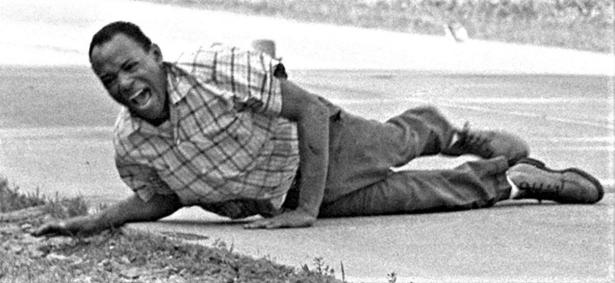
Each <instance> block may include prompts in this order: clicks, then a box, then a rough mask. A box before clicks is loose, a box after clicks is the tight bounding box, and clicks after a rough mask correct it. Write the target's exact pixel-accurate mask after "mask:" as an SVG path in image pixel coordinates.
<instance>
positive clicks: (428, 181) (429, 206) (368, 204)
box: [319, 157, 510, 217]
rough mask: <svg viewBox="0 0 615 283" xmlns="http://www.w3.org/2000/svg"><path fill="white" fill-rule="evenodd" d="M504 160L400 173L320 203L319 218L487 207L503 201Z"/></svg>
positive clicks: (506, 189) (505, 190)
mask: <svg viewBox="0 0 615 283" xmlns="http://www.w3.org/2000/svg"><path fill="white" fill-rule="evenodd" d="M507 169H508V163H507V161H506V160H505V158H504V157H496V158H493V159H489V160H478V161H470V162H466V163H464V164H462V165H460V166H458V167H456V168H454V169H450V170H429V171H401V172H396V173H391V174H390V175H389V176H388V177H387V178H385V179H384V180H382V181H380V182H378V183H375V184H372V185H370V186H367V187H365V188H362V189H359V190H356V191H354V192H352V193H350V194H348V195H345V196H343V197H341V198H339V199H337V200H335V201H332V202H326V203H323V205H322V206H321V209H320V215H319V217H339V216H359V215H379V214H399V213H417V212H436V211H452V210H464V209H471V208H482V207H489V206H492V205H493V204H495V203H496V202H497V201H500V200H504V199H507V198H508V197H509V195H510V185H509V184H508V182H507V181H506V170H507Z"/></svg>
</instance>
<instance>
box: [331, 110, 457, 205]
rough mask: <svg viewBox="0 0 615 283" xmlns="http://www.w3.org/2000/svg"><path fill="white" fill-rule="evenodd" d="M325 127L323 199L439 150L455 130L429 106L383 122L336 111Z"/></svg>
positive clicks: (372, 182)
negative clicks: (326, 156)
mask: <svg viewBox="0 0 615 283" xmlns="http://www.w3.org/2000/svg"><path fill="white" fill-rule="evenodd" d="M338 109H339V108H338ZM329 128H330V147H329V171H328V177H327V188H326V191H325V199H324V201H325V202H327V201H331V200H334V199H337V198H339V197H341V196H343V195H346V194H348V193H351V192H352V191H354V190H357V189H358V188H364V187H367V186H369V185H372V184H374V183H378V182H380V181H382V180H383V179H385V178H387V177H388V175H389V173H390V168H391V167H394V166H401V165H404V164H406V163H408V162H409V161H410V160H412V159H414V158H415V157H418V156H424V155H433V154H438V153H439V152H440V151H441V150H442V149H443V148H444V147H446V146H448V145H449V144H450V142H451V139H452V136H453V134H454V128H453V126H452V125H451V124H450V123H449V122H448V121H447V120H446V118H444V116H443V115H441V114H440V112H439V111H438V110H436V109H435V108H434V107H430V106H423V107H417V108H413V109H410V110H407V111H405V112H404V113H402V114H400V115H398V116H395V117H393V118H392V119H390V120H388V121H387V122H385V123H382V122H378V121H373V120H367V119H364V118H361V117H358V116H355V115H352V114H349V113H347V112H345V111H343V110H338V112H337V113H336V114H335V115H332V117H331V121H330V127H329Z"/></svg>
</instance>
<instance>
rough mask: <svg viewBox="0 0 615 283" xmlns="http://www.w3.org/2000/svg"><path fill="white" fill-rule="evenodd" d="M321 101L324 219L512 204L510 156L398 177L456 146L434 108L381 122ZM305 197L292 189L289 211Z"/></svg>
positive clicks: (446, 123)
mask: <svg viewBox="0 0 615 283" xmlns="http://www.w3.org/2000/svg"><path fill="white" fill-rule="evenodd" d="M320 99H321V102H322V103H323V104H325V105H326V106H327V107H328V108H329V114H330V119H329V166H328V173H327V181H326V186H325V193H324V198H323V203H322V205H321V207H320V212H319V217H341V216H362V215H382V214H399V213H421V212H437V211H452V210H464V209H472V208H483V207H489V206H492V205H493V204H495V203H496V202H498V201H500V200H504V199H507V198H508V197H509V195H510V190H511V187H510V184H509V183H508V181H507V180H506V170H508V162H507V161H506V159H505V158H504V157H495V158H492V159H484V160H476V161H469V162H466V163H464V164H462V165H460V166H458V167H456V168H452V169H441V170H412V171H397V172H394V171H393V170H391V168H392V167H399V166H402V165H405V164H407V163H409V162H411V161H412V160H413V159H415V158H417V157H421V156H430V155H436V154H439V153H440V152H441V151H442V150H443V149H445V148H446V147H447V146H448V145H449V144H450V143H451V140H452V138H453V135H454V128H453V126H452V125H451V123H450V122H449V121H448V120H447V119H446V118H445V117H444V116H443V115H442V114H441V113H440V112H439V111H438V110H437V109H436V108H435V107H432V106H422V107H417V108H412V109H409V110H407V111H405V112H403V113H402V114H400V115H397V116H395V117H393V118H391V119H389V120H388V121H386V122H379V121H374V120H368V119H364V118H362V117H359V116H356V115H353V114H350V113H348V112H346V111H345V110H343V109H341V108H340V107H338V106H336V105H334V104H332V103H330V102H329V101H327V100H326V99H324V98H320ZM297 178H301V176H299V175H298V176H297ZM296 183H297V182H295V184H296ZM298 193H299V192H298V190H297V187H296V186H293V187H291V189H290V191H289V192H288V194H287V198H286V201H285V203H284V205H283V206H284V207H288V208H292V207H294V206H296V202H297V200H298Z"/></svg>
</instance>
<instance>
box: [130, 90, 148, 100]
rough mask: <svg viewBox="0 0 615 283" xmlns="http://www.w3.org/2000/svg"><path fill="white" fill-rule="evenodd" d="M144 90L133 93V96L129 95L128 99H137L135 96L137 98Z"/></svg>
mask: <svg viewBox="0 0 615 283" xmlns="http://www.w3.org/2000/svg"><path fill="white" fill-rule="evenodd" d="M144 91H145V90H143V89H142V90H139V91H137V92H135V93H134V94H133V95H131V96H130V97H129V98H128V99H129V100H134V99H135V98H137V96H139V95H140V94H141V93H143V92H144Z"/></svg>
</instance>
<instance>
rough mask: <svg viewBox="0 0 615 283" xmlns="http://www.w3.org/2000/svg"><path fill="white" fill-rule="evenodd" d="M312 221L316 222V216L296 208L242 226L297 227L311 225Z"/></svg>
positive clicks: (256, 227) (255, 227)
mask: <svg viewBox="0 0 615 283" xmlns="http://www.w3.org/2000/svg"><path fill="white" fill-rule="evenodd" d="M314 222H316V216H314V215H312V214H310V213H308V212H306V211H303V210H300V209H298V210H290V211H287V212H284V213H282V214H279V215H277V216H274V217H272V218H265V219H260V220H256V221H254V222H252V223H249V224H246V225H244V226H243V227H244V228H247V229H258V228H266V229H275V228H299V227H309V226H312V225H313V224H314Z"/></svg>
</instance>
